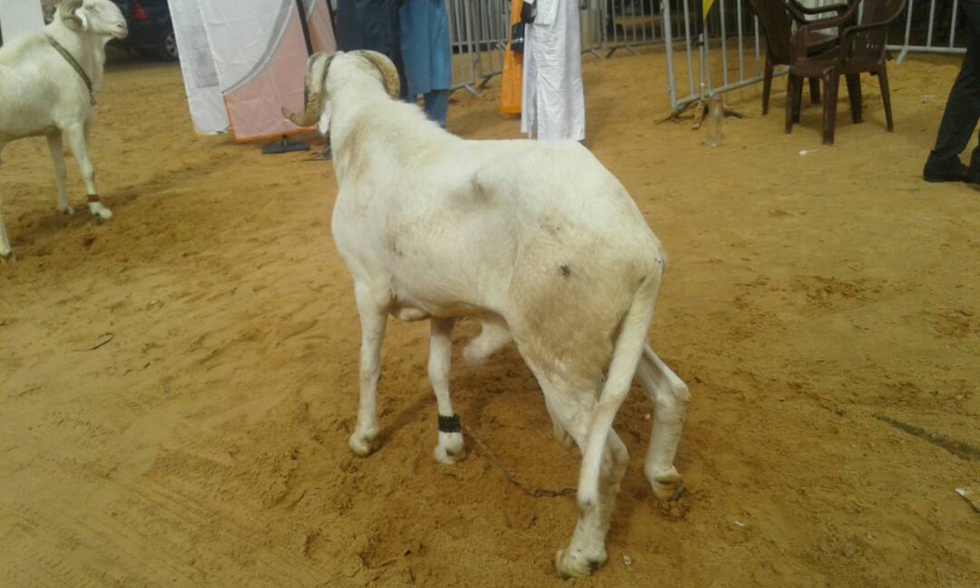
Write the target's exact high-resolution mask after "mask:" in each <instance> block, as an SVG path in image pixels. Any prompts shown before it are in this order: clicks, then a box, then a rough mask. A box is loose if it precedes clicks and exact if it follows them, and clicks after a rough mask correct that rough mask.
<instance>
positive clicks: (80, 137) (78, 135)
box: [64, 125, 112, 220]
mask: <svg viewBox="0 0 980 588" xmlns="http://www.w3.org/2000/svg"><path fill="white" fill-rule="evenodd" d="M64 132H65V135H67V136H68V144H69V145H70V146H71V150H72V152H73V153H74V154H75V161H76V162H77V163H78V169H79V170H81V172H82V180H84V181H85V191H86V193H87V194H88V209H89V212H91V213H92V216H94V217H96V218H99V219H101V220H106V219H108V218H111V217H112V211H110V210H109V209H108V208H106V207H105V206H102V202H101V201H100V200H99V193H98V191H97V190H96V189H95V168H94V167H92V161H91V160H90V159H89V158H88V148H87V147H86V145H85V128H84V127H82V126H79V125H75V126H71V127H68V128H66V129H65V130H64Z"/></svg>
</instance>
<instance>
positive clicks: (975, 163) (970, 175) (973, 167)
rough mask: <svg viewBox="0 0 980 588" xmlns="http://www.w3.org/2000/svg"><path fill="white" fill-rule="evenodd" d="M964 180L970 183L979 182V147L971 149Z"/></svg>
mask: <svg viewBox="0 0 980 588" xmlns="http://www.w3.org/2000/svg"><path fill="white" fill-rule="evenodd" d="M966 181H967V183H970V184H980V147H977V148H976V149H974V150H973V156H972V157H970V167H969V171H968V172H967V173H966Z"/></svg>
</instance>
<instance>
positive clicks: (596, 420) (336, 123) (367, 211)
mask: <svg viewBox="0 0 980 588" xmlns="http://www.w3.org/2000/svg"><path fill="white" fill-rule="evenodd" d="M386 89H387V91H386ZM397 96H398V76H397V74H396V73H395V70H394V67H393V66H392V64H391V62H390V61H388V60H387V58H385V57H384V56H382V55H380V54H377V53H373V52H369V51H356V52H351V53H347V54H344V53H337V54H335V55H332V56H327V55H325V54H318V55H315V56H313V57H312V58H311V59H310V62H309V66H308V69H307V74H306V104H305V105H304V111H303V113H301V114H290V113H288V112H286V111H284V114H286V116H288V117H289V118H291V120H293V122H295V123H297V124H299V125H301V126H310V125H313V124H318V126H319V128H320V130H321V132H323V133H326V132H328V131H329V133H330V140H331V145H332V149H333V156H334V169H335V172H336V174H337V181H338V184H339V186H340V193H339V195H338V197H337V202H336V204H335V206H334V211H333V222H332V230H333V236H334V240H335V242H336V244H337V248H338V250H339V252H340V255H341V257H342V258H343V260H344V262H345V264H346V265H347V267H348V269H349V271H350V272H351V274H352V275H353V278H354V293H355V299H356V303H357V308H358V313H359V315H360V320H361V328H362V341H361V352H360V362H361V367H360V406H359V409H358V415H357V425H356V427H355V430H354V432H353V434H352V435H351V437H350V442H349V445H350V448H351V450H352V451H353V452H354V453H355V454H357V455H359V456H367V455H368V454H369V453H370V452H371V450H372V441H374V439H375V438H376V435H377V433H378V424H377V410H376V395H377V384H378V379H379V377H380V365H381V364H380V361H381V355H380V353H381V341H382V338H383V336H384V332H385V326H386V319H387V315H388V314H392V315H393V316H395V317H397V318H400V319H404V320H421V319H429V320H430V321H431V349H430V357H429V378H430V380H431V383H432V387H433V389H434V392H435V395H436V400H437V404H438V412H439V424H440V427H439V429H440V431H439V442H438V445H437V447H436V450H435V455H436V458H437V459H438V460H439V461H441V462H444V463H453V462H455V461H457V460H458V459H461V458H462V457H463V455H464V453H463V437H462V434H461V429H460V424H459V420H458V417H456V416H455V414H454V412H453V408H452V404H451V402H450V398H449V367H450V351H451V343H452V332H453V326H454V322H455V320H456V319H457V318H459V317H466V316H469V317H475V318H477V319H478V320H480V321H481V322H482V323H483V329H482V331H481V333H480V336H479V337H477V338H476V339H474V340H473V341H472V342H471V343H470V344H469V345H468V346H467V348H466V351H465V353H464V356H465V358H466V359H467V360H468V361H475V362H478V361H481V360H483V359H485V358H486V357H488V356H489V355H490V354H492V353H493V352H495V351H496V350H498V349H500V348H501V347H502V346H504V345H506V344H508V343H509V342H511V341H513V342H514V343H515V344H516V346H517V349H518V351H519V352H520V354H521V356H522V357H523V358H524V360H525V361H526V362H527V365H528V366H529V367H530V369H531V371H532V372H533V373H534V376H535V377H536V378H537V381H538V383H539V384H540V385H541V389H542V390H543V392H544V399H545V405H546V406H547V409H548V412H549V414H550V415H551V418H552V421H553V423H554V427H555V433H556V435H557V436H558V437H559V439H560V440H562V441H568V437H569V436H570V437H571V440H574V442H575V443H576V444H577V445H578V446H579V448H580V449H581V450H582V452H583V462H582V468H581V472H580V478H579V489H578V503H579V510H580V515H579V521H578V525H577V526H576V528H575V533H574V535H573V537H572V539H571V543H570V545H569V546H568V548H566V549H563V550H561V551H559V552H558V555H557V558H556V562H555V564H556V567H557V569H558V572H559V573H560V574H561V575H563V576H584V575H588V574H589V573H591V572H592V571H593V570H595V569H596V568H598V567H599V566H600V565H602V563H603V562H604V561H605V560H606V550H605V538H606V533H607V531H608V529H609V524H610V517H611V514H612V509H613V505H614V502H615V497H616V494H617V493H618V490H619V481H620V479H621V478H622V476H623V474H624V472H625V468H626V463H627V461H628V454H627V451H626V447H625V445H623V443H622V441H621V440H620V439H619V437H618V436H617V435H616V433H615V431H613V430H612V423H613V419H614V417H615V415H616V412H617V411H618V409H619V407H620V405H621V404H622V402H623V400H624V399H625V397H626V395H627V393H628V391H629V388H630V384H631V382H632V380H633V377H634V375H636V376H637V377H638V379H639V380H640V382H641V383H642V385H643V386H644V387H645V388H646V390H647V392H648V393H649V395H650V396H651V398H652V399H653V402H654V403H655V406H656V409H657V410H656V420H655V424H654V430H653V434H652V438H651V441H650V448H649V451H648V453H647V458H646V467H645V472H646V475H647V478H648V480H649V481H650V483H651V485H652V486H653V489H654V491H655V493H656V494H657V495H658V497H661V498H667V497H670V496H671V495H672V494H674V492H675V491H676V490H678V489H679V488H680V481H681V480H680V475H679V474H678V472H677V470H676V469H675V468H674V465H673V460H674V455H675V453H676V451H677V445H678V442H679V440H680V434H681V429H682V427H683V421H684V413H685V409H686V406H687V402H688V400H689V393H688V390H687V387H686V386H685V385H684V383H683V382H682V381H681V380H680V378H678V377H677V376H676V375H675V374H674V373H673V372H672V371H670V369H669V368H667V366H665V365H664V364H663V362H662V361H660V359H659V358H658V357H657V356H656V355H655V354H654V353H653V351H652V350H651V349H650V347H649V345H648V344H647V340H646V339H647V332H648V330H649V326H650V322H651V320H652V318H653V312H654V306H655V304H656V299H657V293H658V290H659V288H660V281H661V272H662V271H663V269H664V263H665V258H664V253H663V250H662V249H661V246H660V242H659V241H658V240H657V238H656V236H655V235H654V234H653V232H652V231H651V230H650V228H649V227H648V226H647V223H646V222H645V221H644V219H643V216H642V215H641V214H640V211H639V210H638V209H637V207H636V204H635V203H634V202H633V200H632V199H631V198H630V196H629V194H628V193H627V192H626V190H625V189H624V188H623V186H622V185H621V184H620V183H619V182H618V181H617V180H616V178H614V177H613V176H612V174H610V173H609V172H608V171H607V170H606V169H605V168H604V167H603V166H602V164H600V163H599V162H598V161H597V160H596V159H595V158H594V157H593V156H592V154H591V153H589V151H588V150H587V149H585V148H584V147H582V146H581V145H579V144H578V143H576V142H562V143H546V142H537V141H525V140H519V141H465V140H461V139H459V138H457V137H455V136H453V135H451V134H449V133H447V132H445V131H444V130H442V129H441V128H439V126H438V125H436V124H435V123H432V122H430V121H429V120H427V119H426V118H425V116H424V115H423V114H422V113H421V111H420V110H419V109H418V108H417V107H415V106H414V105H410V104H407V103H405V102H401V101H398V100H397V99H396V98H397Z"/></svg>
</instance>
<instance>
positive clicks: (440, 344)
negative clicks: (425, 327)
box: [429, 319, 466, 465]
mask: <svg viewBox="0 0 980 588" xmlns="http://www.w3.org/2000/svg"><path fill="white" fill-rule="evenodd" d="M430 324H431V335H430V340H429V381H430V382H432V390H433V391H434V392H435V394H436V403H437V404H438V405H439V445H437V446H436V450H435V457H436V461H438V462H439V463H444V464H446V465H452V464H454V463H456V462H458V461H461V460H462V459H464V458H465V457H466V450H465V448H464V447H463V433H462V431H461V428H460V422H459V417H458V416H456V413H454V412H453V404H452V402H451V401H450V399H449V368H450V366H451V365H452V351H453V327H454V326H455V324H456V321H455V320H454V319H432V321H430Z"/></svg>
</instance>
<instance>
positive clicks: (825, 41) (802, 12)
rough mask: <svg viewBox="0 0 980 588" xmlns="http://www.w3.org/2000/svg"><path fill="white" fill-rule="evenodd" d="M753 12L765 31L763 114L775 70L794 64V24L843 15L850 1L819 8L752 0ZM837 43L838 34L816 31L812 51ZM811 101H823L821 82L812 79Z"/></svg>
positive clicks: (789, 0) (792, 1) (775, 0)
mask: <svg viewBox="0 0 980 588" xmlns="http://www.w3.org/2000/svg"><path fill="white" fill-rule="evenodd" d="M749 5H750V6H751V7H752V11H753V12H755V14H756V16H758V17H759V22H760V23H762V30H763V31H765V34H766V66H765V76H764V77H763V80H762V114H763V115H766V114H768V113H769V94H770V93H771V91H772V76H773V70H774V69H775V67H776V66H777V65H790V64H791V63H793V27H794V25H795V26H797V27H799V26H802V25H805V24H807V23H809V22H819V21H812V20H807V16H819V15H821V14H836V15H837V16H841V15H842V14H844V13H845V12H847V9H848V5H847V4H834V5H831V6H821V7H819V8H807V7H806V6H803V5H801V4H799V3H798V2H796V0H749ZM836 44H837V36H836V35H831V34H814V35H812V36H811V45H810V47H809V48H808V49H807V51H808V52H809V54H811V55H815V54H818V53H823V52H825V51H828V50H829V49H832V48H833V46H834V45H836ZM810 100H811V102H813V104H819V103H820V82H819V81H818V80H812V81H811V82H810Z"/></svg>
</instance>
